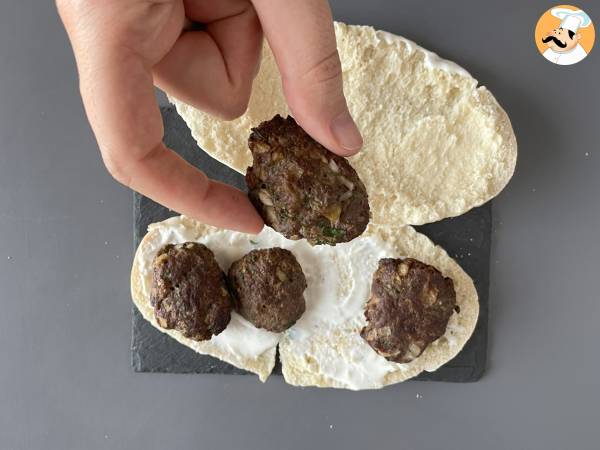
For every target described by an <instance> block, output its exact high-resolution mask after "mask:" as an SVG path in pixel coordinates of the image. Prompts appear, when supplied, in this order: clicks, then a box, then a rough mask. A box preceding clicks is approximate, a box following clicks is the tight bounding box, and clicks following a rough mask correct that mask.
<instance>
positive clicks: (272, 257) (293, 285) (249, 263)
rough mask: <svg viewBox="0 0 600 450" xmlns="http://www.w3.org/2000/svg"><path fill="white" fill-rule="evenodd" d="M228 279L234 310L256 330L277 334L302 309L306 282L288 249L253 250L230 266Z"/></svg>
mask: <svg viewBox="0 0 600 450" xmlns="http://www.w3.org/2000/svg"><path fill="white" fill-rule="evenodd" d="M228 279H229V285H230V287H231V291H232V294H233V298H234V302H235V306H236V309H237V311H238V312H239V313H240V314H241V315H242V316H243V317H245V318H246V319H247V320H248V321H250V322H251V323H252V324H253V325H254V326H256V327H257V328H264V329H266V330H269V331H273V332H275V333H279V332H281V331H284V330H286V329H288V328H289V327H291V326H292V325H293V324H294V323H295V322H296V321H297V320H298V319H299V318H300V316H302V314H303V313H304V310H305V309H306V304H305V301H304V295H303V293H304V290H305V289H306V279H305V277H304V273H303V272H302V267H301V266H300V264H299V263H298V261H297V260H296V257H295V256H294V255H293V254H292V252H290V251H289V250H285V249H282V248H269V249H263V250H253V251H251V252H250V253H248V254H247V255H245V256H244V257H242V258H241V259H239V260H238V261H236V262H234V263H233V264H232V265H231V268H230V269H229V273H228Z"/></svg>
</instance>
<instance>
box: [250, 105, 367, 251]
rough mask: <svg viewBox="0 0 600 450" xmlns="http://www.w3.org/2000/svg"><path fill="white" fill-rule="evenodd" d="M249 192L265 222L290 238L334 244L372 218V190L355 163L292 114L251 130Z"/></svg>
mask: <svg viewBox="0 0 600 450" xmlns="http://www.w3.org/2000/svg"><path fill="white" fill-rule="evenodd" d="M248 146H249V147H250V151H251V152H252V157H253V165H252V167H250V168H248V171H247V172H246V183H247V184H248V189H249V197H250V200H251V201H252V203H253V204H254V206H255V207H256V209H257V210H258V211H259V213H260V215H261V216H262V218H263V219H264V221H265V223H266V224H267V225H269V226H270V227H272V228H273V229H274V230H275V231H277V232H279V233H281V234H283V235H284V236H285V237H287V238H288V239H294V240H296V239H301V238H306V240H307V241H308V242H309V243H310V244H312V245H316V244H329V245H335V244H337V243H340V242H347V241H350V240H352V239H354V238H355V237H357V236H359V235H360V234H362V232H363V231H364V230H365V228H366V227H367V225H368V223H369V215H370V211H369V201H368V197H367V190H366V189H365V186H364V184H363V183H362V181H361V180H360V179H359V178H358V175H357V173H356V172H355V171H354V169H353V168H352V166H351V165H350V163H348V161H347V160H346V159H345V158H342V157H341V156H338V155H335V154H333V153H330V152H329V151H328V150H327V149H326V148H325V147H323V146H322V145H321V144H319V143H318V142H316V141H315V140H314V139H312V138H311V137H310V136H309V135H308V134H307V133H306V132H305V131H304V130H303V129H302V128H300V127H299V126H298V125H297V124H296V122H295V120H294V119H293V118H292V117H288V118H287V119H284V118H282V117H281V116H279V115H277V116H275V117H274V118H273V119H271V120H270V121H268V122H263V123H261V124H260V125H259V126H258V127H257V128H253V129H252V134H251V135H250V138H249V140H248Z"/></svg>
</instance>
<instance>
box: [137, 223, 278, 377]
mask: <svg viewBox="0 0 600 450" xmlns="http://www.w3.org/2000/svg"><path fill="white" fill-rule="evenodd" d="M169 229H173V230H175V229H177V230H178V231H179V233H177V236H178V238H173V239H169V240H170V242H169V243H173V244H176V243H181V242H182V241H183V242H185V241H198V240H200V239H202V237H203V236H206V235H207V234H210V233H215V232H218V231H219V229H218V228H215V227H212V226H210V225H204V224H201V223H199V222H196V221H194V220H191V219H188V218H186V217H184V216H179V217H174V218H171V219H167V220H165V221H163V222H160V223H156V224H152V225H150V226H149V227H148V233H147V234H146V235H145V236H144V239H142V241H141V242H140V245H139V246H138V249H137V251H136V253H135V257H134V260H133V267H132V269H131V297H132V299H133V303H134V304H135V306H136V307H137V308H138V310H139V311H140V313H141V314H142V316H143V317H144V319H146V320H147V321H149V322H150V323H151V324H152V325H153V326H154V327H155V328H157V329H158V330H160V331H162V332H163V333H166V334H168V335H169V336H171V337H172V338H173V339H175V340H176V341H178V342H180V343H181V344H183V345H185V346H186V347H189V348H191V349H192V350H194V351H196V352H198V353H201V354H203V355H210V356H214V357H215V358H219V359H221V360H222V361H225V362H227V363H229V364H232V365H234V366H236V367H239V368H241V369H245V370H247V371H249V372H252V373H255V374H256V375H258V377H259V378H260V380H261V381H265V380H266V379H267V377H268V376H269V374H270V373H271V371H272V370H273V366H274V365H275V355H276V351H277V350H276V349H277V343H276V342H275V344H274V345H273V346H271V347H270V348H268V349H267V350H265V351H264V352H262V353H260V354H256V355H253V356H246V355H240V354H238V353H235V352H232V351H230V350H229V349H228V348H227V347H224V346H221V345H217V344H216V343H215V342H214V340H210V341H202V342H197V341H194V340H192V339H189V338H186V337H185V336H183V335H182V334H181V333H180V332H179V331H177V330H165V329H164V328H161V327H160V326H159V325H158V323H157V322H156V319H155V317H154V309H153V308H152V305H151V304H150V286H151V285H152V273H151V267H150V262H151V261H152V259H153V258H154V256H155V255H156V253H157V252H158V250H159V249H160V248H161V247H162V246H163V245H165V242H164V238H163V236H164V235H162V234H161V232H164V231H166V230H169ZM234 314H235V313H234ZM233 320H235V321H236V323H239V321H243V319H242V318H240V317H238V316H236V317H234V318H232V321H233ZM230 325H231V324H230ZM248 326H249V327H252V326H251V325H249V324H248ZM228 328H229V326H228ZM252 328H253V327H252ZM252 328H248V331H250V332H249V333H248V335H247V336H246V338H247V339H252V336H251V331H253V330H252Z"/></svg>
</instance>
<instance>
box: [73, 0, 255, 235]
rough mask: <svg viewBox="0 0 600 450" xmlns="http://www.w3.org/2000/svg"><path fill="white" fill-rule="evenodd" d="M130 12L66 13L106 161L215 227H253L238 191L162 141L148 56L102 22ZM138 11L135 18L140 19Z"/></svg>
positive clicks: (123, 176)
mask: <svg viewBox="0 0 600 450" xmlns="http://www.w3.org/2000/svg"><path fill="white" fill-rule="evenodd" d="M138 3H139V2H138ZM120 5H125V3H121V4H120ZM137 6H138V7H139V5H137ZM130 12H131V11H129V10H128V9H127V7H125V6H123V7H122V8H119V10H118V11H116V14H118V16H117V15H115V14H114V13H115V11H108V12H107V11H106V10H103V9H102V8H95V9H93V10H90V11H89V13H88V14H87V15H78V17H86V20H84V21H83V22H82V21H78V20H74V19H73V17H71V18H70V19H69V18H67V19H66V20H65V25H66V27H67V30H68V33H69V36H70V38H71V40H72V42H73V48H74V51H75V56H76V60H77V64H78V70H79V75H80V89H81V94H82V98H83V101H84V105H85V108H86V112H87V114H88V117H89V120H90V123H91V125H92V128H93V130H94V133H95V135H96V138H97V140H98V144H99V146H100V150H101V152H102V157H103V159H104V162H105V163H106V166H107V168H108V169H109V171H110V172H111V173H112V174H113V175H114V177H115V178H116V179H117V180H119V181H120V182H122V183H123V184H125V185H127V186H129V187H131V188H132V189H134V190H136V191H138V192H141V193H142V194H144V195H146V196H147V197H149V198H151V199H153V200H155V201H157V202H159V203H161V204H163V205H165V206H167V207H168V208H171V209H173V210H175V211H178V212H180V213H183V214H185V215H188V216H190V217H193V218H196V219H198V220H200V221H202V222H205V223H209V224H212V225H216V226H219V227H223V228H230V229H237V230H241V231H246V232H258V231H259V230H260V229H261V227H262V224H263V223H262V220H261V218H260V217H259V216H258V213H257V212H256V211H255V209H254V208H253V207H252V204H251V203H250V201H249V200H248V198H247V197H246V196H245V195H244V194H243V193H242V192H240V191H238V190H236V189H234V188H232V187H228V186H225V185H222V184H220V183H216V182H213V181H210V180H208V179H207V177H206V176H205V175H204V174H203V173H202V172H200V171H199V170H197V169H196V168H194V167H193V166H191V165H190V164H188V163H186V162H185V161H184V160H183V159H182V158H180V157H179V156H178V155H177V154H176V153H174V152H173V151H171V150H169V149H168V148H166V147H165V146H164V144H163V143H162V136H163V126H162V120H161V116H160V112H159V109H158V105H157V104H156V100H155V97H154V88H153V85H152V74H151V73H150V67H151V64H150V62H151V61H149V60H148V59H147V58H145V57H144V56H143V52H140V51H139V49H137V50H136V49H135V46H134V45H125V46H124V45H119V43H120V42H122V40H121V39H122V36H115V35H110V36H106V33H107V32H106V30H111V29H112V30H114V29H118V27H116V26H114V28H111V25H114V22H115V20H116V19H115V18H116V17H127V14H128V13H130ZM67 14H68V13H67ZM136 14H137V15H136V16H135V17H136V21H137V20H141V21H143V20H144V19H145V17H144V15H141V16H139V17H138V15H139V11H136ZM123 29H128V27H126V26H125V27H123ZM100 37H102V38H100Z"/></svg>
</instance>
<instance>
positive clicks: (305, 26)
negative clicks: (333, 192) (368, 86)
mask: <svg viewBox="0 0 600 450" xmlns="http://www.w3.org/2000/svg"><path fill="white" fill-rule="evenodd" d="M252 3H253V4H254V7H255V8H256V11H257V13H258V16H259V19H260V22H261V24H262V27H263V30H264V32H265V35H266V37H267V40H268V41H269V45H270V47H271V49H272V50H273V55H274V56H275V60H276V62H277V65H278V66H279V71H280V73H281V79H282V83H283V91H284V94H285V96H286V100H287V102H288V105H289V107H290V110H291V111H292V114H293V115H294V117H295V118H296V121H297V122H298V123H299V124H300V126H301V127H302V128H304V130H306V132H307V133H308V134H310V135H311V136H312V137H313V138H314V139H316V140H317V141H319V142H320V143H321V144H323V145H324V146H325V147H327V148H328V149H329V150H331V151H332V152H334V153H337V154H339V155H342V156H349V155H353V154H354V153H356V152H358V151H359V150H360V148H361V147H362V143H363V140H362V137H361V135H360V132H359V130H358V128H357V127H356V124H355V123H354V120H353V119H352V116H351V115H350V112H349V111H348V105H347V103H346V98H345V97H344V89H343V80H342V68H341V64H340V57H339V55H338V52H337V45H336V41H335V31H334V27H333V19H332V17H331V10H330V8H329V4H328V3H327V0H302V1H296V2H283V1H277V2H274V1H270V0H252ZM299 36H301V37H302V38H299Z"/></svg>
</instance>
